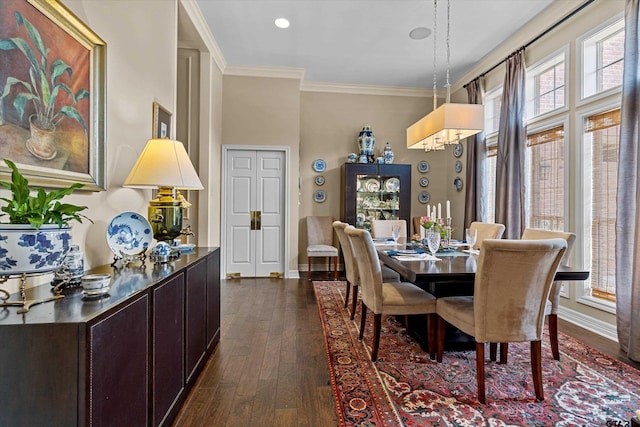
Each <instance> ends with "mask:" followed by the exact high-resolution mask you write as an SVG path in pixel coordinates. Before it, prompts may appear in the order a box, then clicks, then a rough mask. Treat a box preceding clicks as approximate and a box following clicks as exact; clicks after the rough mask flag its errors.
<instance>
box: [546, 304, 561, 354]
mask: <svg viewBox="0 0 640 427" xmlns="http://www.w3.org/2000/svg"><path fill="white" fill-rule="evenodd" d="M547 319H548V323H549V341H550V342H551V354H553V358H554V359H556V360H560V347H559V346H558V315H557V314H553V313H552V314H549V315H548V316H547Z"/></svg>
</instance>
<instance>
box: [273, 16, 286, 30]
mask: <svg viewBox="0 0 640 427" xmlns="http://www.w3.org/2000/svg"><path fill="white" fill-rule="evenodd" d="M274 23H275V24H276V27H278V28H289V20H288V19H286V18H278V19H276V20H275V21H274Z"/></svg>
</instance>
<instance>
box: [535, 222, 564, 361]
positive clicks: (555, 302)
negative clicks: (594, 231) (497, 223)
mask: <svg viewBox="0 0 640 427" xmlns="http://www.w3.org/2000/svg"><path fill="white" fill-rule="evenodd" d="M554 238H560V239H565V240H566V241H567V250H566V251H565V253H564V257H563V258H562V261H560V265H568V264H569V257H570V256H571V251H572V249H573V244H574V243H575V241H576V235H575V233H571V232H568V231H549V230H541V229H537V228H526V229H525V230H524V232H523V233H522V239H523V240H538V239H554ZM561 290H562V283H561V282H553V285H551V292H550V293H549V300H548V301H547V303H546V305H545V312H544V314H545V315H546V316H547V326H548V328H549V342H550V344H551V354H553V358H554V359H555V360H560V349H559V346H558V307H559V306H560V291H561Z"/></svg>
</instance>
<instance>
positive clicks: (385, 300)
mask: <svg viewBox="0 0 640 427" xmlns="http://www.w3.org/2000/svg"><path fill="white" fill-rule="evenodd" d="M345 233H346V234H347V236H348V237H349V239H350V241H351V247H352V249H353V254H354V256H355V259H356V262H357V264H358V273H359V275H360V287H361V288H362V292H361V293H362V310H361V311H362V317H361V318H360V335H359V337H358V338H359V339H362V338H363V336H364V327H365V324H366V316H367V309H370V310H371V311H372V312H373V319H374V321H373V345H372V347H371V360H372V361H374V362H375V361H376V360H377V358H378V347H379V345H380V329H381V327H382V315H383V314H390V315H411V314H426V315H427V327H428V329H427V330H428V332H427V342H428V346H429V352H430V354H431V357H432V358H433V357H434V356H435V346H434V344H435V320H436V318H435V315H434V313H435V312H436V298H435V297H434V296H433V295H431V294H430V293H428V292H426V291H424V290H422V289H420V288H419V287H417V286H416V285H414V284H413V283H408V282H396V283H388V282H383V280H382V270H381V265H380V261H379V259H378V253H377V251H376V248H375V246H374V244H373V239H372V238H371V234H370V233H369V232H368V231H367V230H359V229H357V228H353V227H351V226H349V227H347V228H346V229H345Z"/></svg>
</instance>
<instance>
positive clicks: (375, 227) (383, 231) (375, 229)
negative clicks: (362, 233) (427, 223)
mask: <svg viewBox="0 0 640 427" xmlns="http://www.w3.org/2000/svg"><path fill="white" fill-rule="evenodd" d="M394 225H399V226H400V238H405V239H406V237H407V221H405V220H404V219H374V220H371V235H372V236H373V237H391V227H393V226H394Z"/></svg>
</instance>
